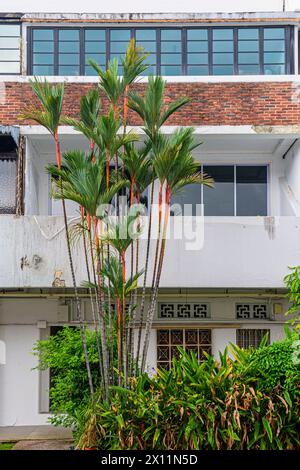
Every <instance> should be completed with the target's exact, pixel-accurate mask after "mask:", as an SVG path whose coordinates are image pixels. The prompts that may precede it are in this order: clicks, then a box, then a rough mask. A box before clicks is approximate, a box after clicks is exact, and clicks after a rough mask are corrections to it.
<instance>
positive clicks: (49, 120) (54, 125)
mask: <svg viewBox="0 0 300 470" xmlns="http://www.w3.org/2000/svg"><path fill="white" fill-rule="evenodd" d="M30 84H31V88H32V90H33V92H34V94H35V96H36V97H37V99H38V101H39V105H40V106H39V107H31V108H28V109H27V110H26V111H25V113H24V115H23V117H24V118H25V119H31V120H33V121H34V122H36V123H38V124H39V125H41V126H43V127H45V128H46V129H47V130H48V131H49V133H50V134H51V135H52V137H53V139H54V143H55V152H56V161H57V166H58V168H59V169H60V168H61V151H60V142H59V136H58V128H59V125H60V121H61V115H62V107H63V100H64V85H63V84H57V85H50V84H49V83H47V82H46V81H44V82H40V81H38V80H37V79H36V78H35V79H34V80H31V81H30ZM60 192H61V199H62V209H63V217H64V224H65V231H66V240H67V249H68V256H69V264H70V270H71V276H72V283H73V288H74V294H75V301H76V311H77V319H78V321H79V325H80V331H81V338H82V346H83V351H84V357H85V363H86V370H87V375H88V381H89V387H90V392H91V394H92V395H93V394H94V386H93V380H92V374H91V368H90V362H89V357H88V350H87V344H86V335H85V327H84V323H83V318H82V315H81V304H80V300H79V296H78V289H77V284H76V278H75V270H74V263H73V258H72V252H71V245H70V236H69V228H68V219H67V212H66V205H65V200H64V196H63V189H62V185H60Z"/></svg>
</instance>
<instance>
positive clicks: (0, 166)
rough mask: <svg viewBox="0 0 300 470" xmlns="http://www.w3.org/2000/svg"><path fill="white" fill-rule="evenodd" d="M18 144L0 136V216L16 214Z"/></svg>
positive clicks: (11, 139)
mask: <svg viewBox="0 0 300 470" xmlns="http://www.w3.org/2000/svg"><path fill="white" fill-rule="evenodd" d="M16 178H17V154H16V144H15V142H14V140H13V138H12V137H10V136H0V214H15V213H16Z"/></svg>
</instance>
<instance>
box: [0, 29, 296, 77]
mask: <svg viewBox="0 0 300 470" xmlns="http://www.w3.org/2000/svg"><path fill="white" fill-rule="evenodd" d="M0 27H1V25H0ZM292 34H293V29H292V28H290V27H288V26H286V27H271V26H258V27H246V26H245V27H241V26H240V27H234V28H233V27H230V28H229V27H219V28H216V27H213V26H211V27H207V28H197V27H192V28H141V27H140V28H97V27H91V28H88V27H84V28H79V27H78V28H74V27H70V28H68V27H65V28H59V27H53V28H50V27H49V28H48V27H47V28H37V27H33V28H30V29H29V40H28V43H29V48H30V49H29V57H30V60H29V63H30V65H29V73H30V74H31V73H35V74H37V73H38V70H39V68H38V67H39V66H43V65H45V64H46V62H45V60H46V58H45V57H42V56H40V57H41V61H40V62H37V61H36V58H37V57H36V56H35V55H36V54H55V55H57V57H56V56H55V57H54V60H53V61H52V62H51V64H52V63H53V64H54V70H53V73H54V74H58V73H59V68H60V67H61V66H64V65H77V64H78V67H79V71H78V73H80V74H94V72H93V69H92V68H91V67H89V66H88V67H87V66H86V65H87V56H90V57H91V58H94V60H95V61H100V62H99V63H100V65H104V64H107V62H108V61H109V60H111V59H117V60H118V61H119V63H121V59H122V58H123V56H124V54H125V52H126V50H127V47H128V43H129V41H130V39H131V38H135V39H136V44H137V46H139V47H143V48H144V50H145V52H146V53H149V54H151V57H149V58H148V59H147V61H146V63H147V64H149V65H151V66H152V67H151V68H149V69H148V70H147V71H145V74H150V73H157V74H160V75H172V74H174V75H184V74H187V75H192V74H195V75H234V74H237V75H246V74H249V75H253V74H280V75H282V74H286V73H293V51H292V46H291V38H292ZM10 39H11V40H12V41H10V42H8V43H7V44H8V46H9V47H8V46H7V47H4V49H9V48H11V49H14V44H15V42H13V41H15V39H17V38H15V37H13V36H12V37H10ZM0 41H1V34H0ZM0 44H1V43H0ZM2 44H4V43H2ZM0 49H1V46H0ZM59 54H73V55H75V54H76V55H78V58H76V60H73V62H72V64H71V62H70V61H71V59H70V58H67V57H61V56H59ZM95 54H99V56H97V55H95ZM102 55H105V58H103V57H102ZM34 56H35V57H34ZM119 73H120V74H121V73H122V68H121V67H120V69H119Z"/></svg>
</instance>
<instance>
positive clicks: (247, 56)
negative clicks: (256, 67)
mask: <svg viewBox="0 0 300 470" xmlns="http://www.w3.org/2000/svg"><path fill="white" fill-rule="evenodd" d="M238 60H239V64H258V63H259V55H258V54H256V53H255V52H253V53H251V52H242V53H239V57H238Z"/></svg>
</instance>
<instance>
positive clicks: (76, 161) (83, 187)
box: [47, 151, 125, 396]
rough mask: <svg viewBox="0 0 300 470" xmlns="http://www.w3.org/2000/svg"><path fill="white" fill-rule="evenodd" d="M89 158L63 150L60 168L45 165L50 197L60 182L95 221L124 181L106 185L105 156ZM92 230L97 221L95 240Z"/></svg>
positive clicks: (104, 365) (103, 338)
mask: <svg viewBox="0 0 300 470" xmlns="http://www.w3.org/2000/svg"><path fill="white" fill-rule="evenodd" d="M92 159H93V153H90V154H89V155H86V154H85V153H84V152H81V151H70V152H65V153H64V155H63V159H62V167H61V168H60V169H59V168H57V167H56V166H54V165H49V166H48V168H47V169H48V171H49V173H50V174H51V175H52V177H56V179H55V187H56V190H55V189H54V192H53V197H54V198H56V199H60V198H61V197H62V193H61V191H60V185H62V187H63V197H64V198H65V199H68V200H71V201H74V202H76V203H78V204H79V205H80V207H83V208H84V210H85V211H86V213H87V214H88V216H89V218H91V219H92V220H97V215H98V211H102V213H103V211H104V209H105V207H106V206H107V205H108V204H109V203H110V201H111V200H112V198H113V197H114V196H115V194H116V193H117V192H118V191H120V189H121V188H122V187H123V186H124V184H125V182H124V181H121V180H120V181H118V182H115V183H112V184H110V185H109V187H108V188H107V186H106V176H105V157H104V156H101V155H99V156H98V158H97V159H96V160H95V161H94V162H92ZM57 178H58V179H57ZM96 231H97V224H95V237H96V241H97V239H98V235H97V233H96ZM89 233H90V232H89ZM96 248H97V246H96ZM91 249H92V248H91ZM92 260H93V256H92ZM92 264H93V261H92ZM93 269H94V267H93ZM95 278H96V276H95ZM94 280H96V279H94ZM100 288H101V285H100V283H99V285H98V287H97V290H96V291H97V292H99V289H100ZM101 301H102V297H101V295H100V304H99V306H100V312H99V315H98V320H99V327H100V333H101V348H102V360H103V362H101V363H102V370H103V384H104V388H105V395H106V396H107V393H108V380H109V379H108V377H109V366H108V354H107V341H106V336H107V335H106V326H105V322H104V318H103V308H102V304H101ZM100 361H101V359H100Z"/></svg>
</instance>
